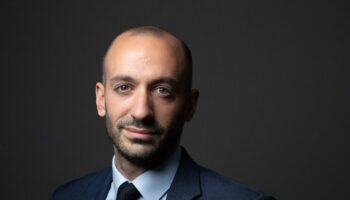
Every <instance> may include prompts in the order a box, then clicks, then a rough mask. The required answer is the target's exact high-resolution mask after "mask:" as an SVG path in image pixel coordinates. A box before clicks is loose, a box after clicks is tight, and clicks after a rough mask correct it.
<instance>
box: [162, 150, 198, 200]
mask: <svg viewBox="0 0 350 200" xmlns="http://www.w3.org/2000/svg"><path fill="white" fill-rule="evenodd" d="M200 194H201V188H200V178H199V166H198V165H197V164H196V163H195V162H194V161H193V160H192V159H191V158H190V156H189V155H188V154H187V152H186V150H185V149H183V148H182V155H181V161H180V165H179V168H178V170H177V172H176V175H175V177H174V180H173V182H172V184H171V186H170V189H169V191H168V194H167V200H190V199H194V198H196V197H198V196H199V195H200Z"/></svg>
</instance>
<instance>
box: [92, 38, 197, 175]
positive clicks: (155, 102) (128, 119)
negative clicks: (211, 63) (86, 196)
mask: <svg viewBox="0 0 350 200" xmlns="http://www.w3.org/2000/svg"><path fill="white" fill-rule="evenodd" d="M104 67H105V68H104V75H105V82H104V83H101V82H98V83H96V88H95V89H96V106H97V111H98V115H99V116H101V117H105V118H106V127H107V132H108V136H109V138H110V139H111V141H112V143H113V147H114V153H115V158H116V163H115V165H116V167H117V168H118V170H119V171H120V172H121V173H122V174H123V176H125V177H126V178H128V179H129V180H133V179H134V178H136V177H137V176H139V175H140V174H142V173H143V172H144V171H146V170H148V169H150V168H152V167H154V166H157V165H159V164H160V163H162V162H163V161H164V160H165V159H166V158H167V157H168V156H169V155H170V154H171V153H173V152H174V150H175V149H176V147H177V146H178V145H179V141H180V137H181V132H182V128H183V124H184V122H185V121H190V120H191V118H192V115H193V113H194V112H195V109H196V105H197V100H198V91H197V90H195V89H188V85H187V84H188V82H187V81H186V75H187V74H186V73H187V68H186V65H185V62H184V52H183V50H182V48H181V44H180V41H179V40H178V39H177V38H175V37H174V36H172V35H170V34H167V33H166V34H164V35H161V36H155V35H152V34H138V35H133V34H130V33H128V32H126V33H123V34H122V35H120V36H118V37H117V38H116V39H115V40H114V41H113V42H112V44H111V46H110V48H109V50H108V52H107V54H106V57H105V60H104Z"/></svg>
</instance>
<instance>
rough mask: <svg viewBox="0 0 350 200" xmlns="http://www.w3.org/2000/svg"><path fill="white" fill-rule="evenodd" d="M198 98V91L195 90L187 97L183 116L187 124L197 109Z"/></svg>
mask: <svg viewBox="0 0 350 200" xmlns="http://www.w3.org/2000/svg"><path fill="white" fill-rule="evenodd" d="M198 98H199V91H198V90H197V89H192V90H191V93H190V96H189V101H188V105H187V110H186V115H185V120H186V121H187V122H189V121H191V119H192V117H193V115H194V113H195V111H196V109H197V103H198Z"/></svg>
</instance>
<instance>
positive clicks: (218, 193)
mask: <svg viewBox="0 0 350 200" xmlns="http://www.w3.org/2000/svg"><path fill="white" fill-rule="evenodd" d="M111 183H112V169H111V168H107V169H104V170H101V171H98V172H95V173H93V174H90V175H87V176H85V177H82V178H80V179H77V180H74V181H71V182H69V183H67V184H65V185H63V186H61V187H59V188H57V190H56V191H55V192H54V194H53V196H52V200H105V199H106V197H107V194H108V191H109V189H110V186H111ZM190 199H202V200H204V199H206V200H226V199H227V200H228V199H231V200H274V198H272V197H270V196H267V195H265V194H264V193H262V192H259V191H256V190H254V189H252V188H250V187H248V186H246V185H244V184H241V183H238V182H236V181H232V180H229V179H227V178H225V177H223V176H221V175H219V174H217V173H215V172H213V171H211V170H209V169H206V168H204V167H201V166H199V165H197V164H196V163H195V162H194V161H193V160H192V159H191V158H190V157H189V155H188V154H187V152H186V151H185V150H182V157H181V161H180V165H179V168H178V170H177V172H176V175H175V177H174V180H173V182H172V184H171V186H170V189H169V191H168V194H167V200H190Z"/></svg>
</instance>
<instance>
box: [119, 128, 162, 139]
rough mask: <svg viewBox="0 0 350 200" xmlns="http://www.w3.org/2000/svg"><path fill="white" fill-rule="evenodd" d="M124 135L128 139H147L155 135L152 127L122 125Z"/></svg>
mask: <svg viewBox="0 0 350 200" xmlns="http://www.w3.org/2000/svg"><path fill="white" fill-rule="evenodd" d="M123 129H124V130H125V135H126V137H127V138H129V139H138V140H149V139H151V138H153V137H154V136H155V135H156V132H155V131H154V130H152V129H141V128H136V127H124V128H123Z"/></svg>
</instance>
